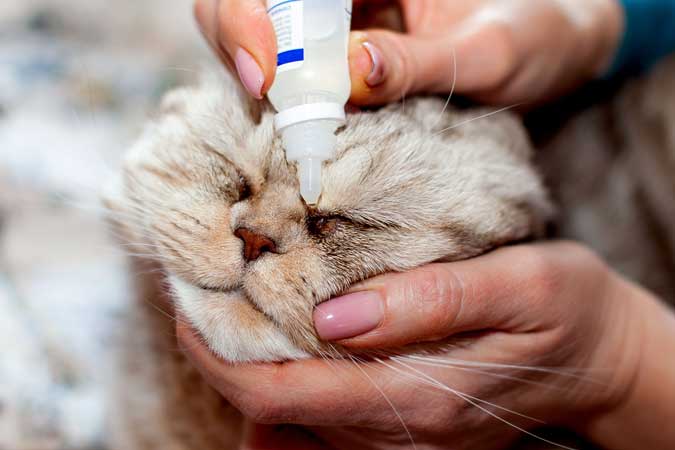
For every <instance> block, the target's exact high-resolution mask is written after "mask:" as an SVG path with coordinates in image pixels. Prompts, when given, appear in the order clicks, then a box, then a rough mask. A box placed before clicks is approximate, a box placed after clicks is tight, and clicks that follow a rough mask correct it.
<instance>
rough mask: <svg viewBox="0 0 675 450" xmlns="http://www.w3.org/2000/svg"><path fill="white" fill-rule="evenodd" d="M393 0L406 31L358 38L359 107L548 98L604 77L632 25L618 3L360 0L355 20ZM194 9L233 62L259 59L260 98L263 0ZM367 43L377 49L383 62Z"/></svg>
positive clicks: (265, 32) (201, 2)
mask: <svg viewBox="0 0 675 450" xmlns="http://www.w3.org/2000/svg"><path fill="white" fill-rule="evenodd" d="M391 3H399V4H400V7H401V10H402V14H403V20H404V24H405V27H406V29H407V31H408V32H407V33H405V34H402V33H396V32H392V31H387V30H382V29H365V30H361V31H354V32H352V34H351V39H350V46H349V59H350V69H351V80H352V93H351V99H350V101H351V102H352V103H353V104H356V105H377V104H384V103H387V102H391V101H395V100H398V99H399V98H401V97H402V96H403V95H407V94H414V93H420V92H427V93H444V94H447V93H449V92H451V91H452V90H453V85H454V92H456V93H458V94H462V95H466V96H469V97H472V98H474V99H477V100H481V101H485V102H489V103H493V104H508V105H511V104H515V103H529V104H536V103H541V102H543V101H546V100H548V99H551V98H554V97H557V96H559V95H561V94H564V93H566V92H568V91H570V90H572V89H574V88H575V87H577V86H579V85H580V84H581V83H583V82H585V81H587V80H589V79H591V78H594V77H597V76H599V75H601V74H602V73H604V71H605V70H606V69H607V67H608V65H609V64H610V63H611V60H612V57H613V54H614V52H615V51H616V48H617V46H618V42H619V39H620V37H621V34H622V29H623V15H622V9H621V7H620V6H619V5H618V3H617V1H616V0H546V1H537V2H533V1H531V0H507V1H504V0H466V1H462V2H450V1H446V0H400V2H393V1H386V0H370V1H365V0H360V1H359V0H355V1H354V15H353V17H354V22H364V20H359V19H363V18H364V16H365V14H367V13H368V14H371V13H372V12H371V10H368V11H365V8H366V7H370V8H372V7H373V5H376V6H377V5H382V4H391ZM195 15H196V17H197V20H198V22H199V24H200V26H201V29H202V31H203V33H204V35H205V37H206V38H207V40H208V42H209V43H210V44H211V46H212V47H213V48H214V49H215V51H216V53H217V54H218V55H219V56H220V57H221V59H222V60H223V61H225V62H226V63H228V65H229V66H230V67H233V66H234V64H232V61H233V60H234V58H235V56H236V54H237V50H238V49H240V48H243V49H245V50H246V51H247V52H248V53H249V54H250V55H252V56H253V59H254V60H255V61H256V62H257V64H258V66H259V68H260V70H261V76H262V78H264V82H263V83H262V89H261V92H256V93H254V94H253V95H254V96H256V97H259V96H260V95H261V94H264V93H265V92H267V91H268V90H269V88H270V86H271V85H272V83H273V82H274V74H275V70H276V49H277V47H276V40H275V35H274V29H273V27H272V25H271V23H270V21H269V19H268V17H267V13H266V10H265V2H264V0H198V1H196V3H195ZM365 22H367V20H366V21H365ZM563 36H564V39H563V38H561V37H563ZM364 43H367V45H366V46H364ZM368 45H369V46H370V47H368ZM368 48H370V49H371V50H372V52H374V53H375V54H377V55H378V57H377V58H376V59H377V60H379V61H380V64H378V65H377V66H376V67H374V65H373V58H372V57H371V53H372V52H371V53H369V52H368V51H367V49H368ZM373 49H374V50H373ZM455 68H456V70H455ZM256 90H257V89H256Z"/></svg>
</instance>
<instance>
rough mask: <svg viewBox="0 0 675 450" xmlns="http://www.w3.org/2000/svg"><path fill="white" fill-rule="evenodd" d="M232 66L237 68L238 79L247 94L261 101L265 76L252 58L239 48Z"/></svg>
mask: <svg viewBox="0 0 675 450" xmlns="http://www.w3.org/2000/svg"><path fill="white" fill-rule="evenodd" d="M234 65H235V66H237V73H238V74H239V79H240V80H241V83H242V84H243V85H244V87H245V88H246V90H247V91H248V93H249V94H251V95H252V96H253V97H255V98H257V99H261V98H262V86H263V83H264V82H265V76H264V75H263V72H262V69H261V68H260V66H259V65H258V63H257V62H256V60H255V59H254V58H253V56H251V54H250V53H249V52H247V51H246V50H244V49H243V48H241V47H239V48H238V49H237V51H236V53H235V55H234Z"/></svg>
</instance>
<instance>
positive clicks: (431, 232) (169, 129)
mask: <svg viewBox="0 0 675 450" xmlns="http://www.w3.org/2000/svg"><path fill="white" fill-rule="evenodd" d="M442 109H443V102H442V101H440V100H438V99H418V100H413V101H408V102H407V103H406V104H405V106H404V107H402V106H400V105H393V106H389V107H385V108H383V109H381V110H379V111H376V112H363V113H357V114H352V115H349V116H348V120H347V125H346V127H345V128H344V129H342V130H340V131H339V132H338V156H337V158H336V160H335V161H332V162H330V163H328V164H327V165H326V166H324V171H323V191H322V196H321V198H320V199H319V202H318V204H317V205H315V207H311V208H310V207H308V206H307V205H305V204H304V203H303V201H302V199H301V197H300V195H299V190H298V181H297V176H296V171H295V167H294V166H293V165H291V164H288V163H287V162H286V159H285V156H284V152H283V149H282V148H281V146H280V141H279V139H277V138H275V135H274V130H273V120H272V119H273V111H272V110H271V108H270V107H269V105H267V104H266V103H258V102H254V101H252V100H250V99H249V98H247V97H246V95H245V94H244V93H243V92H242V91H241V89H240V88H239V87H238V86H237V85H236V83H235V82H233V81H232V79H231V78H230V77H229V76H226V75H224V76H222V77H220V76H212V77H210V78H208V79H205V80H204V81H203V82H202V83H201V84H200V86H199V87H197V88H193V89H189V88H188V89H181V90H178V91H175V92H173V93H170V94H169V95H168V96H167V97H166V98H165V100H164V102H163V105H162V109H161V114H160V117H159V118H158V119H156V120H155V121H154V122H152V123H151V124H149V125H148V127H147V128H146V130H145V133H144V134H143V136H142V137H141V138H140V140H139V141H138V142H137V143H136V144H135V146H134V147H133V148H132V149H131V150H130V151H129V152H128V155H127V158H126V160H125V165H124V168H123V171H122V173H121V175H120V180H118V181H119V182H118V183H116V185H115V186H116V187H115V189H114V190H113V192H112V193H111V195H109V196H108V198H107V200H108V204H109V205H110V208H111V209H112V210H113V212H114V213H115V217H117V219H118V221H119V222H121V223H122V226H123V228H124V234H125V236H126V238H127V239H128V240H129V242H130V243H131V244H133V245H135V246H137V247H138V248H139V249H141V250H142V252H143V253H146V254H148V253H149V254H151V255H152V256H154V257H155V258H156V259H157V260H159V261H160V262H161V263H162V265H163V267H164V269H165V270H166V273H167V275H168V281H169V283H170V286H171V288H172V291H173V296H174V298H175V302H176V305H177V308H178V309H179V310H180V312H181V313H182V315H183V316H184V317H186V318H187V319H188V320H189V321H190V322H191V323H192V324H193V325H194V327H195V328H196V329H197V330H198V331H199V332H200V333H201V334H202V336H203V337H204V339H205V340H206V342H207V343H208V345H209V346H210V348H211V349H212V350H213V351H214V352H215V353H216V354H218V355H219V356H221V357H223V358H225V359H227V360H230V361H252V360H257V361H271V360H284V359H295V358H302V357H305V356H308V355H312V354H322V353H323V352H326V351H329V350H331V349H330V348H329V347H327V346H326V345H325V344H322V343H321V342H320V341H319V340H318V339H317V337H316V334H315V332H314V327H313V324H312V311H313V309H314V307H315V306H316V305H317V304H318V303H320V302H323V301H325V300H327V299H329V298H330V297H331V296H334V295H336V294H338V293H339V292H341V291H343V290H344V289H346V288H347V287H348V286H350V285H351V284H352V283H354V282H356V281H359V280H363V279H365V278H367V277H370V276H373V275H376V274H379V273H382V272H385V271H392V270H406V269H409V268H412V267H416V266H419V265H422V264H425V263H429V262H432V261H437V260H457V259H463V258H468V257H471V256H475V255H478V254H480V253H483V252H486V251H488V250H490V249H492V248H494V247H496V246H499V245H503V244H506V243H508V242H511V241H515V240H520V239H524V238H527V237H530V236H535V235H538V234H540V232H541V230H542V227H543V224H544V221H545V220H546V219H547V217H548V216H549V214H550V211H551V209H550V205H549V203H548V200H547V197H546V193H545V191H544V189H543V187H542V184H541V182H540V180H539V178H538V177H537V175H536V174H535V172H534V170H533V168H532V167H531V165H530V161H529V159H530V146H529V143H528V140H527V138H526V136H525V134H524V131H523V130H522V127H521V126H520V125H519V124H518V122H517V120H516V119H514V118H513V117H512V116H510V115H509V114H498V115H495V116H492V117H491V118H487V119H479V120H473V121H472V120H470V119H472V118H474V117H477V116H480V115H481V114H482V113H483V112H484V111H476V110H473V111H469V112H466V113H459V112H457V111H452V112H449V113H445V114H443V115H442V117H441V116H440V115H441V111H442ZM439 117H440V119H439ZM436 122H438V125H437V126H435V123H436ZM444 128H449V129H448V130H447V131H444V132H439V130H442V129H444Z"/></svg>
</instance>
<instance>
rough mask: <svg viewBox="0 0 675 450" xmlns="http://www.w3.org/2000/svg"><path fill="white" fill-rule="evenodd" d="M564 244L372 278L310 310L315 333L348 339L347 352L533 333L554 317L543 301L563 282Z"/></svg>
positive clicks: (502, 252) (516, 249) (521, 248)
mask: <svg viewBox="0 0 675 450" xmlns="http://www.w3.org/2000/svg"><path fill="white" fill-rule="evenodd" d="M564 245H568V244H547V245H531V246H519V247H511V248H503V249H500V250H497V251H495V252H493V253H490V254H487V255H484V256H480V257H478V258H474V259H471V260H467V261H460V262H454V263H438V264H431V265H428V266H425V267H421V268H419V269H415V270H412V271H410V272H406V273H400V274H386V275H383V276H379V277H375V278H373V279H371V280H367V281H366V282H364V283H362V284H359V285H356V286H355V287H354V289H352V293H349V294H347V295H345V296H343V297H340V298H337V299H334V300H331V301H328V302H326V303H323V304H321V305H319V306H317V307H316V309H315V312H314V323H315V327H316V330H317V333H318V334H319V336H320V337H321V338H322V339H324V340H333V341H334V340H340V339H348V340H345V341H342V342H340V343H341V344H342V345H345V346H349V347H398V346H401V345H405V344H409V343H413V342H424V341H436V340H439V339H443V338H445V337H448V336H450V335H453V334H458V333H462V332H467V331H479V330H486V329H492V330H504V331H511V332H525V331H532V330H534V329H538V328H540V327H542V326H544V324H543V321H544V320H546V317H549V316H551V315H555V314H554V313H553V312H552V311H553V308H551V307H550V303H551V302H552V301H553V299H554V298H555V297H556V295H558V294H559V292H558V289H559V288H560V287H561V286H560V283H562V281H564V280H562V277H561V275H560V274H564V273H565V271H564V270H561V267H562V266H563V265H564V266H567V265H568V263H569V264H574V262H568V261H567V260H570V258H568V257H566V256H563V257H559V256H558V255H565V252H563V251H561V249H560V248H559V247H561V246H564ZM573 253H574V252H573ZM567 254H569V252H567ZM571 259H574V258H571ZM547 310H548V312H549V313H548V314H544V312H545V311H547ZM357 335H358V337H355V338H353V336H357ZM350 338H351V339H350Z"/></svg>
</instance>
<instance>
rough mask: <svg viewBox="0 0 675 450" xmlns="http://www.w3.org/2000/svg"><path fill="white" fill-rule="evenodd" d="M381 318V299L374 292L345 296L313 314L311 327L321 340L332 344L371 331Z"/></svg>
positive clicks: (335, 299) (317, 308) (329, 302)
mask: <svg viewBox="0 0 675 450" xmlns="http://www.w3.org/2000/svg"><path fill="white" fill-rule="evenodd" d="M383 318H384V311H383V309H382V297H381V296H380V294H379V293H377V292H375V291H362V292H355V293H353V294H347V295H345V296H343V297H338V298H334V299H333V300H330V301H328V302H326V303H322V304H321V305H319V306H317V307H316V309H315V310H314V326H315V327H316V332H317V333H318V334H319V337H321V339H323V340H326V341H336V340H339V339H347V338H351V337H354V336H358V335H361V334H364V333H367V332H368V331H371V330H373V329H375V328H376V327H377V326H378V325H379V324H380V323H381V322H382V319H383Z"/></svg>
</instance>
